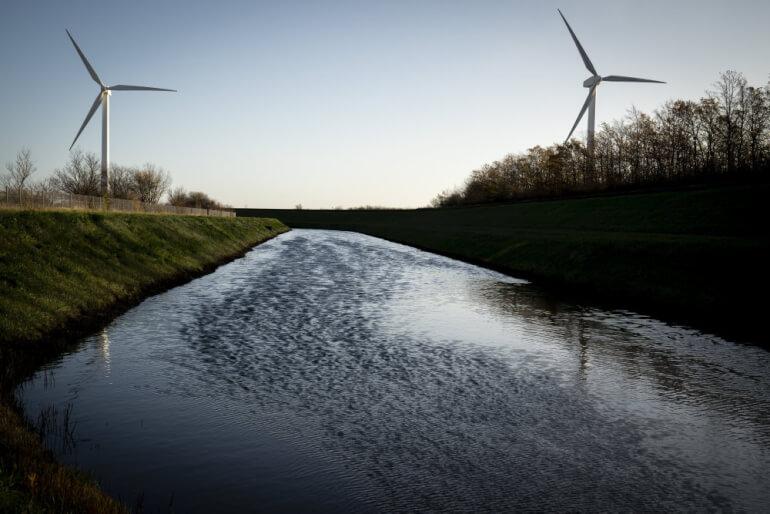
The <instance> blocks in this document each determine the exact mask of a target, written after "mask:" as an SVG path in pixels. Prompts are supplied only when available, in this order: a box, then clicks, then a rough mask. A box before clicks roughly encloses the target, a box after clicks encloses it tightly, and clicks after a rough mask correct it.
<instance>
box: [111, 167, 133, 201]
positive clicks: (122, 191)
mask: <svg viewBox="0 0 770 514" xmlns="http://www.w3.org/2000/svg"><path fill="white" fill-rule="evenodd" d="M135 175H136V170H135V169H133V168H128V167H126V166H119V165H116V164H112V165H111V166H110V194H111V195H112V197H113V198H124V199H127V200H133V199H135V198H136V197H137V195H136V192H135Z"/></svg>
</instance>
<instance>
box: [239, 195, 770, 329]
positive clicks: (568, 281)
mask: <svg viewBox="0 0 770 514" xmlns="http://www.w3.org/2000/svg"><path fill="white" fill-rule="evenodd" d="M769 194H770V186H768V185H767V184H764V185H753V186H750V187H748V186H737V187H729V188H719V189H701V190H686V191H673V192H656V193H645V194H633V195H631V194H629V195H618V196H605V197H595V198H584V199H572V200H560V201H541V202H526V203H515V204H505V205H487V206H478V207H466V208H457V209H420V210H404V211H334V210H328V211H311V210H302V211H298V210H245V209H239V210H238V215H239V216H245V215H260V216H265V215H269V216H272V217H276V218H279V219H281V220H282V221H283V222H285V223H286V224H288V225H289V226H293V227H305V228H332V229H342V230H354V231H358V232H363V233H367V234H371V235H375V236H379V237H383V238H386V239H390V240H393V241H398V242H402V243H406V244H410V245H413V246H417V247H420V248H424V249H427V250H431V251H435V252H439V253H443V254H446V255H450V256H454V257H458V258H461V259H464V260H468V261H471V262H477V263H480V264H483V265H486V266H489V267H492V268H495V269H499V270H502V271H504V272H508V273H511V274H515V275H520V276H525V277H529V278H533V279H535V280H539V281H541V282H544V283H547V284H549V285H552V286H558V287H561V288H567V289H569V290H570V291H575V292H577V293H579V294H583V295H590V296H591V297H593V298H596V299H601V300H607V301H610V302H611V303H612V304H613V305H615V306H619V307H630V308H636V309H641V310H643V311H645V312H650V313H652V314H655V315H659V316H663V317H667V318H671V319H680V320H685V321H690V322H693V323H695V324H696V325H698V326H702V327H705V328H710V329H716V330H718V331H720V332H722V333H727V335H731V336H735V337H741V338H745V339H749V340H752V341H754V342H759V343H765V344H766V343H767V336H766V335H765V334H764V327H763V326H762V323H761V320H762V315H763V305H762V303H761V302H757V301H756V300H755V298H753V297H752V295H755V294H763V295H764V294H765V291H766V289H767V287H768V285H770V284H769V282H770V281H768V272H767V263H768V261H770V251H769V248H770V245H769V244H768V236H767V234H768V233H770V227H769V226H768V225H770V223H768V219H770V218H768V216H767V213H766V209H765V207H764V202H765V201H766V199H767V198H768V195H769Z"/></svg>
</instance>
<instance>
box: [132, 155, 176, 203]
mask: <svg viewBox="0 0 770 514" xmlns="http://www.w3.org/2000/svg"><path fill="white" fill-rule="evenodd" d="M133 182H134V193H135V194H136V198H137V199H138V200H140V201H142V202H145V203H158V202H160V200H161V198H163V195H164V194H166V190H167V189H168V186H169V184H170V183H171V179H170V177H169V175H168V173H166V172H165V171H164V170H163V169H161V168H157V167H156V166H155V165H154V164H145V165H144V166H142V168H140V169H139V170H137V171H135V172H134V181H133Z"/></svg>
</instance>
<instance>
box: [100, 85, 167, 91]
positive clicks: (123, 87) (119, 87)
mask: <svg viewBox="0 0 770 514" xmlns="http://www.w3.org/2000/svg"><path fill="white" fill-rule="evenodd" d="M107 89H109V90H110V91H171V92H173V93H176V92H177V91H176V89H161V88H159V87H146V86H126V85H124V84H118V85H117V86H110V87H108V88H107Z"/></svg>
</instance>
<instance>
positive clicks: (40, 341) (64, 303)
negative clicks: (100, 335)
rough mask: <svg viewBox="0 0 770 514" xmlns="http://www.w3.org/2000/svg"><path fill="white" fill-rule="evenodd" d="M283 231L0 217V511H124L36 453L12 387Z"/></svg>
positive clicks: (167, 221) (74, 215)
mask: <svg viewBox="0 0 770 514" xmlns="http://www.w3.org/2000/svg"><path fill="white" fill-rule="evenodd" d="M286 230H288V228H287V227H286V226H285V225H283V224H282V223H280V222H279V221H277V220H274V219H243V218H241V219H237V218H236V219H233V218H229V219H228V218H207V217H191V216H166V215H142V214H116V213H85V212H76V211H67V212H64V211H59V212H57V211H48V212H32V211H0V289H1V290H2V296H0V358H2V363H3V366H2V373H3V374H2V375H1V376H0V511H11V512H14V511H29V512H38V511H54V512H120V511H122V510H123V507H122V506H120V505H119V504H117V503H116V502H114V501H113V500H111V499H110V498H108V497H107V496H105V495H104V494H103V493H101V492H100V490H99V489H98V487H96V486H95V485H94V484H93V483H91V482H90V481H88V480H86V479H84V477H83V476H82V475H81V474H79V473H78V472H76V471H74V470H70V469H68V468H65V467H63V466H60V465H58V464H57V463H56V462H55V461H54V460H53V458H52V457H51V455H50V454H49V453H48V452H47V451H45V450H44V449H43V448H42V446H41V445H40V439H39V437H37V436H36V435H35V434H33V433H32V432H31V431H30V427H28V426H27V425H26V424H25V422H24V421H23V420H22V419H21V417H20V416H19V414H18V411H17V409H15V408H14V406H13V404H12V397H11V393H12V388H13V386H14V385H15V384H16V383H17V381H18V380H19V379H21V378H23V377H24V375H25V374H26V373H28V372H29V371H31V370H32V369H34V367H35V366H36V365H39V364H40V362H41V361H42V360H44V359H45V358H46V357H47V356H50V355H52V354H53V352H55V351H57V350H58V349H59V348H61V347H62V345H64V344H66V342H67V341H71V340H72V338H73V337H75V336H77V335H80V334H83V333H85V332H87V331H89V330H93V329H94V328H95V327H97V326H98V325H99V324H101V323H104V322H105V321H106V320H108V319H110V318H111V317H112V316H114V315H115V314H116V313H118V312H120V311H121V310H124V309H126V308H127V307H129V306H131V305H133V304H136V303H137V302H138V301H140V300H141V299H142V298H144V297H146V296H147V295H149V294H152V293H154V292H158V291H161V290H163V289H166V288H168V287H170V286H173V285H175V284H178V283H181V282H184V281H186V280H189V279H190V278H193V277H195V276H198V275H201V274H203V273H205V272H207V271H209V270H212V269H213V268H215V267H216V266H218V265H219V264H222V263H223V262H226V261H228V260H231V259H232V258H234V257H237V256H239V255H241V254H243V253H244V252H245V251H247V250H248V249H249V248H250V247H252V246H254V245H255V244H257V243H259V242H262V241H264V240H266V239H269V238H270V237H273V236H275V235H277V234H280V233H282V232H285V231H286Z"/></svg>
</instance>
